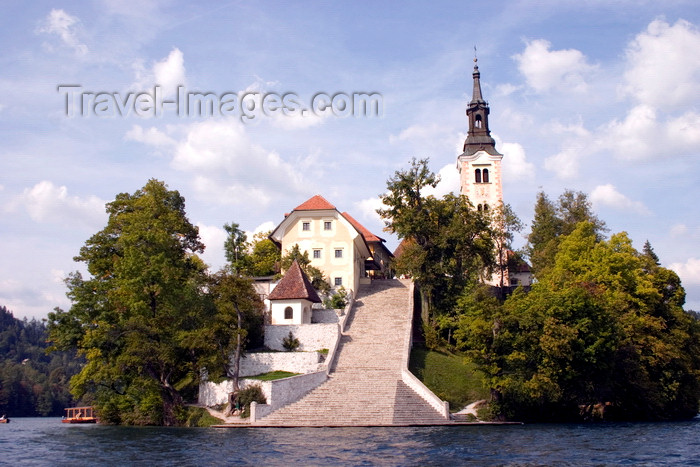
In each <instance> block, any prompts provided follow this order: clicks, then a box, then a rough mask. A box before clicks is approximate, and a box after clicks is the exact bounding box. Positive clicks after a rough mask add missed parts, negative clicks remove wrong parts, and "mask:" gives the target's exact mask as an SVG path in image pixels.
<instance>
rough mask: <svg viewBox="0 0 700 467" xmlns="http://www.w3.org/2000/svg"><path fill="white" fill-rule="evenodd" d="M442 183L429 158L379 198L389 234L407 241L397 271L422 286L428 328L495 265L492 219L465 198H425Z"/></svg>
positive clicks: (397, 179)
mask: <svg viewBox="0 0 700 467" xmlns="http://www.w3.org/2000/svg"><path fill="white" fill-rule="evenodd" d="M438 181H439V178H438V177H437V176H436V175H435V174H434V173H432V172H431V171H430V170H429V168H428V160H427V159H423V160H416V159H413V160H412V161H411V166H410V168H409V169H407V170H402V171H397V172H396V173H395V174H394V176H393V177H392V178H391V179H389V181H388V182H387V192H386V193H385V194H384V195H382V196H381V198H382V202H383V203H384V205H385V206H386V208H384V209H379V210H378V211H377V212H378V213H379V215H380V216H381V217H382V218H383V219H384V223H385V225H386V230H388V231H389V232H392V233H395V234H396V235H397V236H398V237H399V238H400V239H402V240H403V246H404V251H403V253H402V254H401V255H400V257H399V258H397V260H396V265H395V267H396V270H397V272H398V273H405V274H409V275H411V276H412V277H413V279H414V280H415V281H416V282H417V283H418V284H419V286H420V291H421V302H422V311H423V322H424V326H425V325H426V324H428V321H429V319H430V316H431V315H433V314H435V313H436V311H437V310H441V311H442V312H443V313H449V312H450V311H451V310H452V309H453V307H454V302H455V300H456V297H458V296H459V295H460V293H461V291H462V289H463V288H464V287H465V286H466V285H467V284H468V283H469V282H470V281H475V280H476V279H477V278H478V277H479V275H481V274H488V275H490V273H491V271H492V270H493V266H494V264H495V262H494V257H493V252H494V242H493V237H494V235H493V231H492V229H491V226H490V220H489V219H488V218H487V217H485V216H484V215H483V214H482V213H480V212H478V211H476V210H475V209H474V207H473V206H472V205H471V203H470V202H469V200H468V199H467V198H466V197H465V196H455V195H453V194H447V195H445V196H443V198H442V199H437V198H435V197H433V196H424V194H423V192H424V190H425V189H426V188H428V187H435V186H436V185H437V183H438Z"/></svg>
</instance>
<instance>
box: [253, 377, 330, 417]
mask: <svg viewBox="0 0 700 467" xmlns="http://www.w3.org/2000/svg"><path fill="white" fill-rule="evenodd" d="M327 378H328V376H327V375H326V372H325V371H317V372H316V373H309V374H306V375H299V376H291V377H289V378H284V379H277V380H274V381H268V383H270V393H269V394H267V393H266V394H265V396H266V398H267V402H268V403H267V404H257V403H255V402H253V403H251V404H250V423H256V422H257V421H258V420H260V419H261V418H263V417H265V416H267V415H269V414H271V413H272V412H273V411H275V410H277V409H279V408H282V407H284V406H285V405H288V404H291V403H292V402H296V401H298V400H299V399H301V398H302V397H304V396H305V395H306V394H307V393H308V392H309V391H311V390H312V389H314V388H316V387H318V386H320V385H321V384H322V383H323V382H324V381H326V379H327Z"/></svg>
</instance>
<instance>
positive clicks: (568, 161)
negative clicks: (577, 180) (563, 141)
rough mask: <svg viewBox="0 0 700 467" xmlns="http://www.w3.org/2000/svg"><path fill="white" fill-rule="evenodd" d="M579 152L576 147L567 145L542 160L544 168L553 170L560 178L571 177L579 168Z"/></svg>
mask: <svg viewBox="0 0 700 467" xmlns="http://www.w3.org/2000/svg"><path fill="white" fill-rule="evenodd" d="M580 157H581V153H580V151H579V149H578V148H577V147H574V146H568V147H565V148H564V149H562V150H561V151H559V152H558V153H557V154H555V155H553V156H550V157H548V158H546V159H545V160H544V168H545V169H547V170H549V171H550V172H554V173H555V174H556V175H557V177H559V178H561V179H571V178H574V177H575V176H576V174H577V173H578V169H579V159H580Z"/></svg>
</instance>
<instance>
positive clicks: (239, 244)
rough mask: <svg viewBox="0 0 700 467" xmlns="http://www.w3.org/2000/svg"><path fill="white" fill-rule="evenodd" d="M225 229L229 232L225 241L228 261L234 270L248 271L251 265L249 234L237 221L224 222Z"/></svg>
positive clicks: (239, 271)
mask: <svg viewBox="0 0 700 467" xmlns="http://www.w3.org/2000/svg"><path fill="white" fill-rule="evenodd" d="M224 230H225V231H226V233H227V234H228V236H227V237H226V241H225V242H224V252H225V253H226V261H228V262H229V264H230V265H231V268H232V269H233V271H234V272H238V273H242V272H244V271H247V270H248V268H249V266H250V257H249V254H248V247H249V245H248V236H247V235H246V233H245V232H244V231H242V230H241V229H240V228H239V225H238V224H236V223H235V222H232V223H230V224H224Z"/></svg>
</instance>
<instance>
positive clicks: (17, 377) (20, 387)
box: [0, 306, 83, 417]
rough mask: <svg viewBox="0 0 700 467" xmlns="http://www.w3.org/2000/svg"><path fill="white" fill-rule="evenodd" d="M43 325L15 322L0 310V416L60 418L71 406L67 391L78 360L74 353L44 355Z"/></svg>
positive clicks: (71, 398) (45, 338) (3, 308)
mask: <svg viewBox="0 0 700 467" xmlns="http://www.w3.org/2000/svg"><path fill="white" fill-rule="evenodd" d="M47 338H48V332H47V330H46V326H45V324H44V323H41V322H38V321H36V320H31V321H27V319H24V320H19V319H16V318H15V317H14V316H13V315H12V312H10V311H9V310H8V309H7V308H5V307H4V306H0V414H6V415H8V416H13V417H36V416H60V415H63V414H64V412H63V409H64V408H66V407H70V406H72V405H74V401H73V397H72V396H71V394H70V392H69V388H68V381H69V380H70V378H71V376H73V375H74V374H76V373H77V372H78V371H79V370H80V366H81V364H82V362H83V360H82V359H80V358H76V355H75V351H66V352H55V353H52V354H47V353H46V348H47V346H48V344H47V343H46V340H47Z"/></svg>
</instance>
